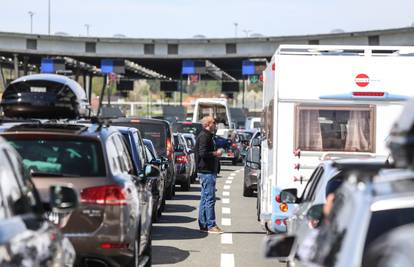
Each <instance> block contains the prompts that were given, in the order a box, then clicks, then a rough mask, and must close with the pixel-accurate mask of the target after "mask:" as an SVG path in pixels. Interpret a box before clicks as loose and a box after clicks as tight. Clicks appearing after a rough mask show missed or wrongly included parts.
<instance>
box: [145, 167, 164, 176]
mask: <svg viewBox="0 0 414 267" xmlns="http://www.w3.org/2000/svg"><path fill="white" fill-rule="evenodd" d="M144 174H145V176H146V177H156V176H159V175H160V170H159V169H158V168H156V167H154V166H152V165H147V166H145V171H144Z"/></svg>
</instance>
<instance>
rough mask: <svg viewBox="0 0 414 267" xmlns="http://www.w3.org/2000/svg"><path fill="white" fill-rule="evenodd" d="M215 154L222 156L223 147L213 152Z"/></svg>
mask: <svg viewBox="0 0 414 267" xmlns="http://www.w3.org/2000/svg"><path fill="white" fill-rule="evenodd" d="M213 155H214V156H216V157H220V156H221V155H223V151H222V150H221V149H217V150H216V151H214V152H213Z"/></svg>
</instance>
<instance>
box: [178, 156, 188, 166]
mask: <svg viewBox="0 0 414 267" xmlns="http://www.w3.org/2000/svg"><path fill="white" fill-rule="evenodd" d="M175 162H176V163H178V164H186V163H187V157H186V156H185V155H179V156H177V157H176V158H175Z"/></svg>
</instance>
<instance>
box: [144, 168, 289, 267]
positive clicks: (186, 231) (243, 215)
mask: <svg viewBox="0 0 414 267" xmlns="http://www.w3.org/2000/svg"><path fill="white" fill-rule="evenodd" d="M242 187H243V167H242V166H236V167H235V166H231V165H225V166H223V168H222V173H221V174H220V176H219V177H218V178H217V185H216V188H217V191H216V198H217V202H216V217H217V223H218V225H219V226H220V227H221V228H222V229H223V230H224V234H221V235H217V234H207V233H203V232H200V231H199V230H198V224H197V213H198V204H199V199H200V185H199V184H193V185H192V188H191V190H190V192H183V191H179V190H178V192H177V193H176V196H175V198H174V199H173V200H170V201H167V206H166V210H165V212H164V213H163V216H162V217H161V219H160V221H159V222H158V223H155V224H154V226H153V242H152V246H153V250H152V253H153V265H154V266H180V267H187V266H188V267H190V266H191V267H195V266H196V267H199V266H200V267H203V266H206V267H207V266H208V267H214V266H218V267H256V266H260V267H267V266H269V267H270V266H272V267H278V266H282V265H281V264H279V263H278V262H277V261H275V260H268V259H265V258H264V257H263V255H262V242H263V237H264V235H265V232H264V230H263V229H262V227H261V226H260V224H259V222H258V221H257V219H256V198H255V197H252V198H246V197H243V195H242Z"/></svg>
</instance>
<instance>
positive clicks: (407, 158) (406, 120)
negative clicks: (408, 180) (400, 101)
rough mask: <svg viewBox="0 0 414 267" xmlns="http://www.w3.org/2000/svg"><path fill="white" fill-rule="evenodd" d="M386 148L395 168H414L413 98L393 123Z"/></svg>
mask: <svg viewBox="0 0 414 267" xmlns="http://www.w3.org/2000/svg"><path fill="white" fill-rule="evenodd" d="M387 146H388V148H389V149H390V150H391V155H392V157H393V160H394V163H395V166H396V167H397V168H414V98H412V99H411V100H409V101H408V102H407V104H406V105H405V107H404V109H403V111H402V113H401V115H400V117H399V118H398V119H397V121H396V122H395V123H394V125H393V127H392V129H391V132H390V135H389V137H388V140H387Z"/></svg>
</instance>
